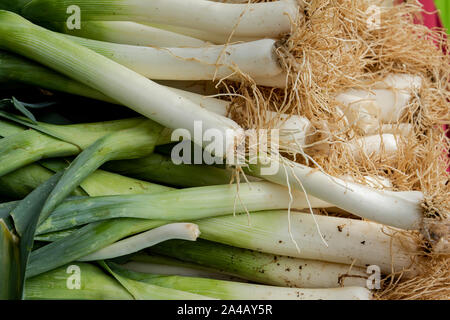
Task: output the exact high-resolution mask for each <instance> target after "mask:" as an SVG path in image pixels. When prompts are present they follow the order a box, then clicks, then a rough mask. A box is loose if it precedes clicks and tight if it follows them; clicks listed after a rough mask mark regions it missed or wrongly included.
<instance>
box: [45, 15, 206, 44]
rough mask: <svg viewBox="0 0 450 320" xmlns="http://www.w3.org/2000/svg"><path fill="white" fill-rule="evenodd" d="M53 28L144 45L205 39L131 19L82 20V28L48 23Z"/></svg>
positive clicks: (94, 38)
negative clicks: (71, 28) (72, 28)
mask: <svg viewBox="0 0 450 320" xmlns="http://www.w3.org/2000/svg"><path fill="white" fill-rule="evenodd" d="M45 25H46V26H49V27H50V28H51V29H53V30H55V31H58V32H62V33H66V34H70V35H73V36H77V37H83V38H88V39H93V40H98V41H106V42H113V43H121V44H129V45H135V46H144V47H149V46H153V47H201V46H204V45H205V44H206V42H205V41H203V40H200V39H196V38H194V37H190V36H186V35H183V34H180V33H176V32H172V31H169V30H164V29H161V28H157V27H153V26H149V25H145V24H141V23H136V22H131V21H84V20H82V21H81V26H80V29H74V30H70V29H69V28H67V23H65V22H62V23H61V22H50V23H46V24H45Z"/></svg>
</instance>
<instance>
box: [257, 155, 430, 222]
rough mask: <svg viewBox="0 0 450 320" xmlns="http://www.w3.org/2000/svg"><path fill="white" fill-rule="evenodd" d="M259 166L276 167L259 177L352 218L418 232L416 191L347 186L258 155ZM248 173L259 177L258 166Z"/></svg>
mask: <svg viewBox="0 0 450 320" xmlns="http://www.w3.org/2000/svg"><path fill="white" fill-rule="evenodd" d="M261 159H262V160H261V163H271V164H272V165H274V164H276V165H278V172H277V173H276V174H273V175H264V176H261V178H264V179H265V180H268V181H272V182H274V183H278V184H280V185H285V186H287V185H289V186H290V187H291V188H293V189H296V190H304V191H306V192H307V193H308V194H310V195H312V196H314V197H317V198H319V199H322V200H324V201H327V202H328V203H330V204H333V205H335V206H336V207H338V208H340V209H343V210H345V211H348V212H350V213H352V214H354V215H356V216H359V217H362V218H365V219H369V220H372V221H375V222H379V223H382V224H385V225H388V226H393V227H397V228H400V229H406V230H411V229H413V230H414V229H419V228H420V226H421V224H422V210H423V209H422V208H421V202H422V201H423V194H422V193H421V192H418V191H410V192H392V191H382V190H375V189H373V188H370V187H367V186H363V185H360V184H356V183H351V182H347V181H344V180H342V179H338V178H336V177H331V176H329V175H327V174H325V173H323V172H321V171H318V170H316V169H313V168H310V167H307V166H304V165H301V164H298V163H295V162H292V161H290V160H288V159H286V158H280V159H274V158H268V157H267V156H263V155H261ZM249 166H250V169H249V172H250V174H252V175H256V176H258V175H260V165H254V164H250V165H249Z"/></svg>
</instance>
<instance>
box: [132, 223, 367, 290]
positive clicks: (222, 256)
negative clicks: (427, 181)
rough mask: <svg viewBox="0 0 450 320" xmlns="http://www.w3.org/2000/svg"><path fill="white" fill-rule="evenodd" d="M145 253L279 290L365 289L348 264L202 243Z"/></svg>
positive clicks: (171, 244)
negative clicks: (353, 287)
mask: <svg viewBox="0 0 450 320" xmlns="http://www.w3.org/2000/svg"><path fill="white" fill-rule="evenodd" d="M227 231H228V230H227ZM238 241H239V239H238V240H237V242H238ZM147 252H150V253H152V254H153V253H157V254H161V255H165V256H169V257H173V258H176V259H179V260H182V261H185V262H189V263H194V264H196V265H198V266H202V267H206V268H208V270H211V271H217V272H220V273H225V274H228V275H231V276H235V277H238V278H241V279H247V280H250V281H252V282H256V283H262V284H268V285H275V286H282V287H298V288H335V287H338V286H340V285H345V286H364V285H365V282H366V280H365V279H366V277H367V275H366V274H365V272H364V270H363V269H362V268H358V267H353V268H351V269H350V266H349V265H344V264H337V263H328V262H321V261H315V260H307V259H298V258H292V257H287V256H281V255H273V254H267V253H262V252H257V251H251V250H246V249H241V248H238V247H232V246H228V245H223V244H219V243H215V242H210V241H205V240H197V241H195V242H189V241H181V240H171V241H166V242H163V243H160V244H157V245H155V246H153V247H151V248H149V249H148V250H147ZM150 257H151V256H150ZM138 261H146V260H145V259H144V260H142V259H140V260H138ZM150 261H152V260H150Z"/></svg>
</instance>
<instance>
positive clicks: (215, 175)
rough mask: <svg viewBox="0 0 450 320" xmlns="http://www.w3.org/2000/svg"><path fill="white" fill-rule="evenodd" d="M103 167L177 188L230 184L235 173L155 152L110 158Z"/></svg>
mask: <svg viewBox="0 0 450 320" xmlns="http://www.w3.org/2000/svg"><path fill="white" fill-rule="evenodd" d="M103 168H105V169H106V170H109V171H113V172H117V173H119V174H122V175H125V176H130V177H134V178H136V179H142V180H148V181H153V182H156V183H164V184H168V185H171V186H174V187H201V186H211V185H218V184H227V183H229V182H230V181H231V180H232V175H233V172H232V171H231V170H227V169H221V168H217V167H214V166H207V165H191V164H183V163H181V164H179V165H176V164H174V163H173V161H172V159H171V158H170V157H168V156H164V155H160V154H157V153H152V154H151V155H149V156H148V157H144V158H139V159H131V160H121V161H111V162H108V163H106V164H105V165H104V166H103Z"/></svg>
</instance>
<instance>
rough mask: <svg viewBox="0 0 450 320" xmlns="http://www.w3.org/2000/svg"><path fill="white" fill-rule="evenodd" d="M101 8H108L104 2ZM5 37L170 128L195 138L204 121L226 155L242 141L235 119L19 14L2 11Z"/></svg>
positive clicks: (12, 46) (5, 42)
mask: <svg viewBox="0 0 450 320" xmlns="http://www.w3.org/2000/svg"><path fill="white" fill-rule="evenodd" d="M63 2H64V1H63ZM52 3H53V1H52ZM31 4H32V3H30V5H31ZM55 4H56V3H55ZM101 7H102V8H106V6H104V4H102V5H101ZM28 8H30V7H28ZM25 10H26V8H25ZM65 11H66V7H65V8H64V12H65ZM0 39H1V42H0V46H1V47H3V48H5V49H8V50H10V51H13V52H18V53H20V54H21V55H23V56H26V57H28V58H30V59H33V60H37V61H38V62H40V63H42V64H44V65H46V66H48V67H50V68H52V69H54V70H57V71H59V72H61V73H63V74H65V75H66V76H69V77H71V78H73V79H75V80H78V81H80V82H81V83H84V84H86V85H88V86H90V87H92V88H94V89H96V90H98V91H100V92H102V93H103V94H105V95H107V96H109V97H111V98H113V99H115V100H116V101H118V102H120V103H121V104H123V105H125V106H128V107H130V108H131V109H133V110H135V111H137V112H139V113H141V114H143V115H146V116H148V117H149V118H151V119H153V120H155V121H157V122H158V123H160V124H162V125H164V126H166V127H168V128H171V129H178V128H184V129H187V130H188V131H189V132H190V133H191V134H194V127H195V122H196V121H202V124H203V128H204V129H205V130H207V129H216V130H219V132H221V133H222V137H223V138H224V144H223V149H222V152H221V154H220V155H221V156H223V155H225V154H227V151H231V150H233V148H232V147H233V145H234V138H235V137H236V138H238V141H240V139H241V138H242V136H243V130H242V129H241V128H240V127H239V126H238V125H237V124H236V123H235V122H234V121H232V120H231V119H228V118H226V117H222V116H219V115H217V114H214V113H212V112H209V111H207V110H205V109H203V108H202V107H201V106H199V105H198V104H196V103H194V102H192V101H191V100H189V99H187V98H184V97H183V96H181V95H179V94H177V93H174V92H173V91H171V90H170V89H168V88H166V87H163V86H161V85H158V84H156V83H154V82H152V81H151V80H148V79H147V78H145V77H143V76H141V75H139V74H137V73H136V72H134V71H132V70H129V69H128V68H126V67H124V66H122V65H120V64H118V63H116V62H114V61H111V60H109V59H107V58H105V57H103V56H101V55H99V54H97V53H95V52H93V51H91V50H89V49H87V48H85V47H83V46H80V45H78V44H75V43H73V42H72V41H70V40H68V39H66V37H65V36H64V35H60V34H57V33H54V32H51V31H48V30H46V29H43V28H41V27H38V26H36V25H33V24H32V23H30V22H29V21H27V20H25V19H23V18H22V17H20V16H18V15H16V14H14V13H11V12H7V11H0ZM104 70H108V72H104ZM204 143H205V144H206V142H204ZM219 152H220V151H219Z"/></svg>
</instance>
